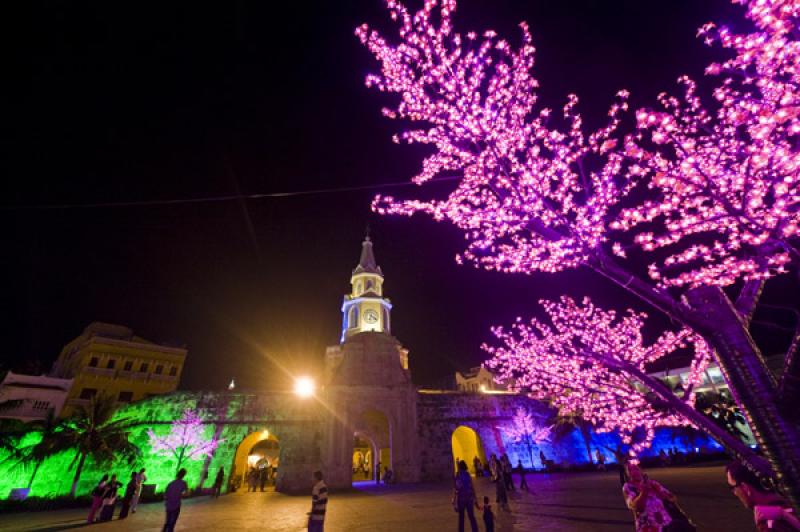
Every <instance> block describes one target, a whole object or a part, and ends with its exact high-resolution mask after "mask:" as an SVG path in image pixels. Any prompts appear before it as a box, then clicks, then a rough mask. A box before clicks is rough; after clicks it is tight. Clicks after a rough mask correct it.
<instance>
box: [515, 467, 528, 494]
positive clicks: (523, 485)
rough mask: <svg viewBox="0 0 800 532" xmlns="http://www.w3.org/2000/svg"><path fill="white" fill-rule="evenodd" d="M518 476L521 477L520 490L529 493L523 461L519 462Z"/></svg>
mask: <svg viewBox="0 0 800 532" xmlns="http://www.w3.org/2000/svg"><path fill="white" fill-rule="evenodd" d="M517 474H518V475H519V489H520V490H525V491H528V481H527V480H525V468H524V467H523V466H522V460H520V461H519V462H517Z"/></svg>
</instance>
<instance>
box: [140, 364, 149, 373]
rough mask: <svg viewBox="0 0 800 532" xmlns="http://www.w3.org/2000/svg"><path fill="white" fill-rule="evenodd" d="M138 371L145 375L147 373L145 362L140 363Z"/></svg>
mask: <svg viewBox="0 0 800 532" xmlns="http://www.w3.org/2000/svg"><path fill="white" fill-rule="evenodd" d="M139 371H140V372H141V373H146V372H147V362H142V365H141V366H139Z"/></svg>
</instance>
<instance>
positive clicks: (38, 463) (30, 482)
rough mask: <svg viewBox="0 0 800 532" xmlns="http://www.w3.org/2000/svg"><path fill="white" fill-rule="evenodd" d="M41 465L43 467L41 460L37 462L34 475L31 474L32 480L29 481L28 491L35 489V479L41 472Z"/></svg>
mask: <svg viewBox="0 0 800 532" xmlns="http://www.w3.org/2000/svg"><path fill="white" fill-rule="evenodd" d="M41 465H42V461H41V460H37V461H36V465H35V466H33V473H32V474H31V479H30V480H29V481H28V489H31V488H32V487H33V479H35V478H36V473H38V472H39V467H40V466H41Z"/></svg>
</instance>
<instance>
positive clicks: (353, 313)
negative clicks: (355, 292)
mask: <svg viewBox="0 0 800 532" xmlns="http://www.w3.org/2000/svg"><path fill="white" fill-rule="evenodd" d="M347 322H348V325H349V326H350V328H351V329H355V328H356V327H358V307H352V308H351V309H350V318H348V320H347Z"/></svg>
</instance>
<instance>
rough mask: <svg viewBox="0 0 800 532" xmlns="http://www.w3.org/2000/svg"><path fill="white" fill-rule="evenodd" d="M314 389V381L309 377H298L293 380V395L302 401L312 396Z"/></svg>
mask: <svg viewBox="0 0 800 532" xmlns="http://www.w3.org/2000/svg"><path fill="white" fill-rule="evenodd" d="M316 388H317V386H316V385H315V384H314V379H312V378H311V377H298V378H296V379H295V380H294V393H295V394H297V395H298V396H299V397H302V398H304V399H305V398H307V397H311V396H312V395H314V391H315V390H316Z"/></svg>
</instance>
